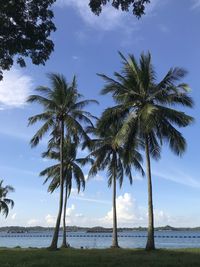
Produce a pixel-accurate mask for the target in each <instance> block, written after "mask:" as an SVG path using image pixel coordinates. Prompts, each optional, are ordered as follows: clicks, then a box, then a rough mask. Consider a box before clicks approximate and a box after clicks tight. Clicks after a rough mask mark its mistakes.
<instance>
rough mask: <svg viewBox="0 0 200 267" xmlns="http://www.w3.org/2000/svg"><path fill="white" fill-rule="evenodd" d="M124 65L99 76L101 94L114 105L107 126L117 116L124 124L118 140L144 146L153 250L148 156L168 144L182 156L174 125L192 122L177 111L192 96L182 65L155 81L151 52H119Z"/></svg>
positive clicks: (181, 140) (179, 136)
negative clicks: (140, 53)
mask: <svg viewBox="0 0 200 267" xmlns="http://www.w3.org/2000/svg"><path fill="white" fill-rule="evenodd" d="M120 56H121V59H122V62H123V67H122V71H121V72H120V73H118V72H115V73H114V78H110V77H108V76H106V75H104V74H100V76H101V77H102V78H103V79H104V81H105V82H106V85H105V87H104V88H103V90H102V94H107V93H111V94H112V96H113V98H114V100H115V102H116V103H117V105H116V106H115V107H114V108H112V109H111V110H112V112H111V111H110V114H114V115H115V116H113V115H110V117H109V115H108V116H107V117H109V118H107V122H108V124H107V126H106V125H105V126H104V127H108V126H109V124H110V123H111V122H112V121H113V120H115V118H120V119H121V120H123V126H122V128H121V130H120V131H119V133H118V137H117V143H121V142H122V143H126V146H127V147H130V146H131V143H132V142H134V140H135V138H139V139H140V140H141V141H142V142H143V144H144V148H145V154H146V164H147V167H146V175H147V178H148V179H147V181H148V215H149V221H148V239H147V244H146V249H147V250H152V249H155V243H154V218H153V198H152V177H151V161H150V157H153V158H155V159H159V158H160V152H161V146H162V144H163V142H165V143H167V144H168V145H169V147H170V149H171V150H172V151H173V152H174V153H175V154H177V155H182V154H183V152H184V151H185V148H186V140H185V139H184V137H183V136H182V134H181V133H180V132H179V131H178V130H177V128H176V127H186V126H188V125H189V124H191V123H192V122H193V118H192V117H191V116H188V115H186V114H185V113H184V112H183V111H180V110H178V109H177V108H176V106H183V107H184V106H185V107H190V108H191V107H192V106H193V101H192V98H191V97H190V96H189V95H188V93H189V86H188V85H187V84H186V83H179V82H180V80H181V79H182V78H184V77H185V75H186V71H185V70H184V69H182V68H171V69H170V70H169V71H168V72H167V74H166V75H165V77H164V78H163V79H162V80H161V81H159V82H157V79H156V72H155V70H154V67H153V65H152V60H151V55H150V53H147V54H142V55H141V57H140V60H139V62H137V60H136V58H135V57H134V55H129V58H128V59H126V58H125V57H124V56H123V55H122V54H121V53H120Z"/></svg>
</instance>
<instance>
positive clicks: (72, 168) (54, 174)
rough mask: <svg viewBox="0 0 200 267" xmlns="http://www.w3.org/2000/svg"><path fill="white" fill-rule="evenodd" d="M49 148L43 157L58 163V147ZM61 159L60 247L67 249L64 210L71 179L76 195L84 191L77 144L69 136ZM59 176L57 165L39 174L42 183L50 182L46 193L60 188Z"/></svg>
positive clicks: (83, 178) (83, 179)
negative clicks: (41, 177)
mask: <svg viewBox="0 0 200 267" xmlns="http://www.w3.org/2000/svg"><path fill="white" fill-rule="evenodd" d="M50 147H51V148H50V149H49V150H48V151H47V152H45V153H43V157H44V158H48V159H52V160H56V161H59V146H58V145H57V144H55V143H54V145H52V144H51V146H50ZM53 147H54V148H53ZM63 157H64V162H63V168H64V169H63V175H64V188H65V196H64V209H63V242H62V247H63V248H67V247H69V244H68V242H67V240H66V209H67V200H68V198H69V196H70V193H71V189H72V183H73V181H72V179H74V181H75V183H76V187H77V190H78V193H79V192H80V189H81V188H82V189H85V177H84V174H83V172H82V170H81V168H80V167H79V165H78V159H77V158H76V157H77V143H76V142H72V140H71V138H70V137H69V136H67V137H66V138H65V140H64V145H63ZM59 174H60V164H59V163H58V164H55V165H53V166H50V167H48V168H46V169H45V170H43V171H42V172H41V173H40V175H41V176H46V179H45V181H44V183H47V182H49V180H50V184H49V187H48V191H49V192H51V193H53V192H54V190H55V189H57V188H58V187H59V186H60V179H59Z"/></svg>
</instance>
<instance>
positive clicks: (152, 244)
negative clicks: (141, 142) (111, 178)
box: [145, 136, 155, 250]
mask: <svg viewBox="0 0 200 267" xmlns="http://www.w3.org/2000/svg"><path fill="white" fill-rule="evenodd" d="M145 153H146V164H147V181H148V237H147V244H146V250H154V249H155V242H154V219H153V197H152V180H151V162H150V155H149V154H150V153H149V141H148V136H146V138H145Z"/></svg>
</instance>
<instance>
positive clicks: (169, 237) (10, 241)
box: [0, 231, 200, 248]
mask: <svg viewBox="0 0 200 267" xmlns="http://www.w3.org/2000/svg"><path fill="white" fill-rule="evenodd" d="M146 234H147V233H146V232H143V231H127V232H125V231H124V232H120V233H118V236H119V245H120V246H121V247H123V248H144V247H145V244H146ZM67 236H68V242H69V243H70V245H71V246H72V247H75V248H80V247H81V246H82V247H84V248H107V247H110V245H111V241H112V234H111V233H86V232H68V233H67ZM51 238H52V232H48V231H45V232H32V233H31V232H29V233H23V234H15V233H6V232H0V247H16V246H20V247H23V248H27V247H38V248H39V247H48V246H49V245H50V242H51ZM61 240H62V233H60V237H59V244H60V243H61ZM155 241H156V247H157V248H186V247H187V248H193V247H200V232H195V231H186V232H184V231H157V232H155Z"/></svg>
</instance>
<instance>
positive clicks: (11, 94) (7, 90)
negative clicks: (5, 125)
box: [0, 68, 33, 109]
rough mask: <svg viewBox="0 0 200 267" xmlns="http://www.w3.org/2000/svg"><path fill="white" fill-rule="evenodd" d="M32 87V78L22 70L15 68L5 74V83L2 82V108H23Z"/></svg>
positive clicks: (0, 84) (0, 95) (0, 91)
mask: <svg viewBox="0 0 200 267" xmlns="http://www.w3.org/2000/svg"><path fill="white" fill-rule="evenodd" d="M32 86H33V80H32V78H31V77H30V76H28V75H24V74H23V72H22V71H21V70H18V69H15V68H13V69H12V70H10V71H6V72H4V78H3V81H1V82H0V108H1V109H6V108H19V107H23V106H24V105H25V103H26V99H27V97H28V95H29V94H30V91H31V89H32Z"/></svg>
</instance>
